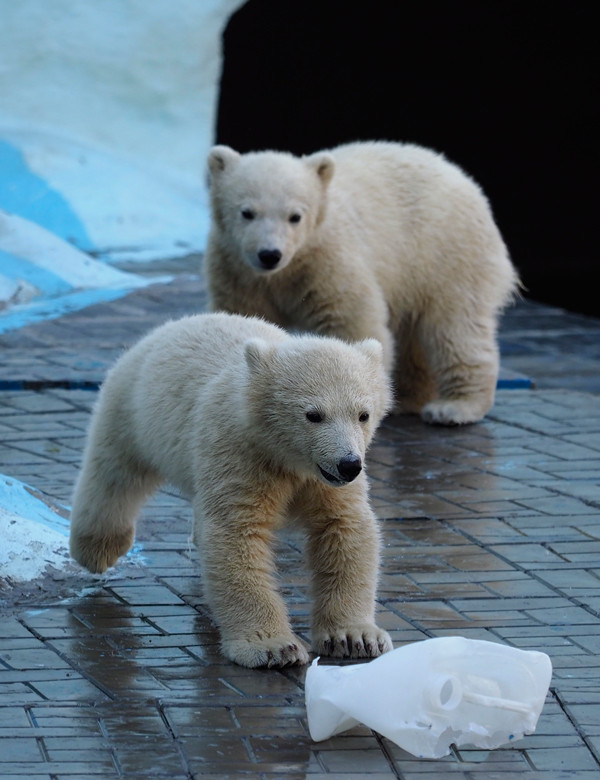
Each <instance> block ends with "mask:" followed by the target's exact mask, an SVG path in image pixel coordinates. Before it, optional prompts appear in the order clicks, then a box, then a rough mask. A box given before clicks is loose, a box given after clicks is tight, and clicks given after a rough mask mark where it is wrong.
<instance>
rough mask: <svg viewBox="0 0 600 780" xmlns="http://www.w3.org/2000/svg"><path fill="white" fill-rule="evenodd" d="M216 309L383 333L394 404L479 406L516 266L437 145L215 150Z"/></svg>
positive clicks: (210, 256) (467, 415)
mask: <svg viewBox="0 0 600 780" xmlns="http://www.w3.org/2000/svg"><path fill="white" fill-rule="evenodd" d="M208 164H209V168H210V174H211V202H212V225H211V232H210V237H209V242H208V247H207V252H206V256H205V270H206V276H207V282H208V288H209V295H210V299H211V307H212V309H213V310H222V311H228V312H237V313H239V314H247V315H260V316H264V317H266V318H267V319H269V320H271V321H272V322H274V323H277V324H278V325H281V326H283V327H289V328H295V329H298V330H306V331H316V332H317V333H322V334H326V335H329V336H337V337H339V338H343V339H347V340H349V341H355V340H356V341H358V340H361V339H365V338H368V337H373V338H377V339H378V340H379V341H381V342H382V344H383V346H384V360H385V365H386V368H387V369H388V372H389V374H390V376H391V377H392V379H393V383H394V386H395V390H396V397H397V401H398V406H399V411H408V412H417V413H420V414H421V415H422V417H423V419H424V420H426V421H427V422H430V423H440V424H449V425H453V424H460V423H470V422H474V421H476V420H479V419H480V418H481V417H483V416H484V415H485V413H486V412H487V411H488V410H489V409H490V407H491V406H492V404H493V402H494V393H495V388H496V380H497V376H498V365H499V357H498V347H497V342H496V330H497V320H498V315H499V312H500V310H501V309H502V307H503V306H504V305H505V304H506V303H507V302H508V300H509V299H510V297H511V294H512V293H513V292H514V291H515V289H516V287H517V284H518V282H517V275H516V273H515V271H514V269H513V266H512V264H511V262H510V260H509V257H508V254H507V250H506V247H505V245H504V243H503V241H502V238H501V236H500V234H499V232H498V229H497V227H496V225H495V223H494V220H493V217H492V214H491V212H490V208H489V206H488V203H487V200H486V198H485V196H484V195H483V193H482V192H481V190H480V189H479V187H478V186H477V185H476V184H475V183H474V182H473V181H472V180H471V179H470V178H468V177H467V176H466V175H465V174H464V173H463V172H462V171H461V170H460V169H459V168H457V167H456V166H455V165H452V164H451V163H449V162H447V161H446V160H445V159H444V158H443V157H442V156H441V155H438V154H435V153H434V152H431V151H429V150H427V149H423V148H421V147H418V146H413V145H409V144H394V143H383V142H369V143H356V144H349V145H347V146H340V147H338V148H336V149H333V150H331V151H325V152H318V153H316V154H313V155H310V156H308V157H300V158H299V157H294V156H293V155H291V154H286V153H281V152H256V153H250V154H243V155H240V154H238V153H237V152H235V151H234V150H233V149H230V148H229V147H227V146H215V147H213V149H212V150H211V152H210V154H209V158H208Z"/></svg>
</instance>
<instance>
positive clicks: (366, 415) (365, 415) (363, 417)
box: [358, 412, 369, 422]
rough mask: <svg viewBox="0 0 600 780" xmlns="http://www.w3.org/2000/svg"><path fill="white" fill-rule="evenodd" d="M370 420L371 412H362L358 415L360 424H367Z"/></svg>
mask: <svg viewBox="0 0 600 780" xmlns="http://www.w3.org/2000/svg"><path fill="white" fill-rule="evenodd" d="M368 419H369V412H361V413H360V414H359V415H358V421H359V422H367V420H368Z"/></svg>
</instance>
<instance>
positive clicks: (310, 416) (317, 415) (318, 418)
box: [306, 411, 323, 423]
mask: <svg viewBox="0 0 600 780" xmlns="http://www.w3.org/2000/svg"><path fill="white" fill-rule="evenodd" d="M306 419H307V420H308V421H309V422H314V423H320V422H323V415H322V414H321V412H316V411H311V412H306Z"/></svg>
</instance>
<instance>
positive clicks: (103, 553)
mask: <svg viewBox="0 0 600 780" xmlns="http://www.w3.org/2000/svg"><path fill="white" fill-rule="evenodd" d="M133 535H134V532H133V529H132V530H127V531H123V532H122V533H120V534H112V535H111V536H94V535H93V534H81V533H78V532H77V531H74V530H72V531H71V538H70V552H71V557H72V558H74V559H75V560H76V561H77V563H80V564H81V565H82V566H84V567H85V568H86V569H88V571H91V572H92V573H93V574H102V572H105V571H106V570H107V569H108V568H109V567H110V566H114V565H115V563H116V562H117V561H118V560H119V558H120V557H121V555H125V553H126V552H127V551H128V550H129V548H130V547H131V545H132V544H133Z"/></svg>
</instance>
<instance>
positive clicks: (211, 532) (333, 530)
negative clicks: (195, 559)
mask: <svg viewBox="0 0 600 780" xmlns="http://www.w3.org/2000/svg"><path fill="white" fill-rule="evenodd" d="M390 402H391V398H390V391H389V386H388V383H387V378H386V374H385V371H384V368H383V362H382V349H381V345H380V344H379V343H378V342H377V341H375V340H373V339H371V340H365V341H362V342H359V343H357V344H356V345H349V344H346V343H344V342H342V341H338V340H337V339H332V338H323V337H320V336H304V337H302V336H290V335H288V334H286V333H285V332H284V331H283V330H281V329H280V328H278V327H276V326H275V325H271V324H269V323H266V322H264V321H261V320H257V319H248V318H245V317H238V316H233V315H228V314H204V315H197V316H193V317H186V318H184V319H181V320H179V321H175V322H170V323H167V324H166V325H163V326H161V327H159V328H157V329H156V330H154V331H152V332H151V333H150V334H149V335H147V336H146V337H145V338H143V339H142V340H141V341H140V342H139V343H138V344H137V345H135V346H134V347H133V348H132V349H131V350H129V351H128V352H126V353H125V354H124V355H123V356H122V357H121V358H120V359H119V360H118V361H117V363H116V364H115V366H114V367H113V368H112V370H111V371H110V372H109V374H108V375H107V378H106V381H105V383H104V384H103V386H102V389H101V391H100V396H99V398H98V402H97V405H96V407H95V409H94V412H93V415H92V420H91V424H90V430H89V433H88V439H87V443H86V448H85V452H84V457H83V464H82V468H81V472H80V475H79V478H78V480H77V484H76V486H75V491H74V497H73V509H72V514H71V538H70V547H71V554H72V555H73V557H74V558H75V559H76V560H77V561H79V563H81V564H82V565H83V566H85V567H86V568H88V569H89V570H90V571H92V572H102V571H105V570H106V568H107V567H109V566H112V565H113V564H114V563H115V562H116V561H117V559H118V558H119V556H121V555H123V554H124V553H126V552H127V550H128V549H129V548H130V546H131V544H132V542H133V537H134V530H135V527H134V526H135V520H136V516H137V514H138V511H139V509H140V507H141V504H142V503H143V502H144V500H145V499H146V498H147V497H148V496H149V495H150V494H151V493H152V492H153V491H154V490H155V489H156V488H157V487H158V485H159V484H160V483H161V482H162V481H163V480H164V481H169V482H171V483H172V484H174V485H176V486H177V487H179V488H180V489H181V490H182V492H183V493H184V494H185V495H187V496H188V497H189V498H190V499H191V501H192V504H193V509H194V530H193V536H194V541H195V542H196V544H197V545H198V548H199V550H200V555H201V559H202V564H203V575H204V583H205V592H206V595H207V598H208V601H209V604H210V606H211V609H212V611H213V615H214V617H215V619H216V621H217V623H218V625H219V628H220V631H221V645H222V650H223V653H224V654H225V655H226V656H227V658H229V659H230V660H232V661H235V662H236V663H238V664H241V665H243V666H249V667H255V666H265V665H266V666H283V665H286V664H293V663H306V662H307V661H308V653H307V651H306V649H305V647H304V645H303V643H302V641H301V639H300V638H299V637H297V636H295V635H294V634H293V632H292V629H291V627H290V623H289V620H288V617H287V613H286V609H285V605H284V602H283V600H282V598H281V596H280V595H279V594H278V592H277V589H276V586H275V563H274V559H273V552H272V549H271V545H272V540H273V535H274V532H275V531H276V529H277V528H278V526H279V525H280V524H281V523H282V522H283V520H284V518H286V517H288V518H292V519H294V520H295V521H296V522H299V523H301V524H302V525H303V527H304V529H305V532H306V536H307V556H308V561H309V564H310V566H311V568H312V596H313V610H312V641H313V647H314V649H315V651H316V652H317V653H320V654H322V655H334V656H350V657H354V658H356V657H374V656H377V655H379V654H380V653H382V652H385V651H387V650H390V649H391V647H392V644H391V641H390V638H389V636H388V634H387V633H386V632H385V631H383V630H381V629H379V628H378V627H377V626H376V625H375V619H374V603H375V602H374V600H375V589H376V583H377V574H378V560H379V537H378V530H377V526H376V521H375V517H374V515H373V512H372V510H371V508H370V506H369V501H368V493H367V480H366V476H365V472H364V469H363V464H364V457H365V452H366V450H367V447H368V445H369V442H370V441H371V439H372V437H373V434H374V432H375V429H376V427H377V425H378V424H379V421H380V420H381V418H382V417H383V415H384V414H385V413H386V411H387V409H388V407H389V405H390Z"/></svg>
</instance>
